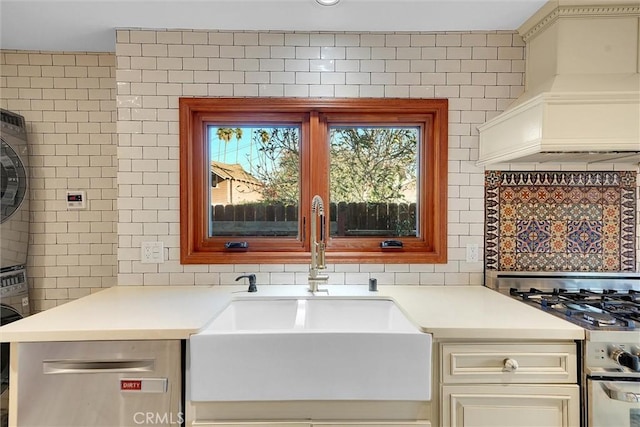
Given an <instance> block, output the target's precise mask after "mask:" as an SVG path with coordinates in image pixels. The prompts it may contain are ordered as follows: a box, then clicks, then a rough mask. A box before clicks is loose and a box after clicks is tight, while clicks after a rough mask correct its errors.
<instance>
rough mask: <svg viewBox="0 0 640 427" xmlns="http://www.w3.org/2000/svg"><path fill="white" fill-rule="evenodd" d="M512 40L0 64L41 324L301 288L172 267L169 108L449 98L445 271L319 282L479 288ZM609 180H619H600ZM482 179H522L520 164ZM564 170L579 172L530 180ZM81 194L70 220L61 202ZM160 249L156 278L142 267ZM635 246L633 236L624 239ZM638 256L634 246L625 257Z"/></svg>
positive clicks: (268, 277)
mask: <svg viewBox="0 0 640 427" xmlns="http://www.w3.org/2000/svg"><path fill="white" fill-rule="evenodd" d="M524 65H525V64H524V44H523V42H522V39H521V38H520V37H519V36H518V35H517V34H516V33H515V32H508V31H490V32H464V33H409V32H406V33H352V32H345V33H304V32H277V31H272V32H250V31H235V32H234V31H224V32H223V31H205V30H202V31H200V30H198V31H196V30H193V31H192V30H184V31H183V30H153V29H149V30H147V29H135V30H133V29H122V30H118V31H117V32H116V46H115V55H114V54H110V53H99V54H96V53H73V52H35V51H29V52H22V51H6V50H5V51H2V52H1V58H0V66H1V70H0V77H1V80H0V89H1V90H2V93H1V96H0V106H2V108H7V109H9V110H13V111H16V112H18V113H21V114H23V115H25V117H26V119H27V121H28V122H29V131H30V134H29V137H30V141H31V147H32V151H31V155H32V158H33V161H32V163H31V164H32V165H33V166H34V167H33V168H32V171H31V177H32V184H31V185H32V189H33V192H32V198H33V199H34V203H32V206H33V212H32V219H33V226H32V227H33V228H32V229H33V230H34V232H33V236H32V246H31V253H30V255H29V275H30V277H31V279H30V280H31V286H32V290H33V294H32V295H33V299H34V306H35V308H36V309H37V310H43V309H46V308H49V307H52V306H55V305H57V304H60V303H64V302H66V301H69V300H72V299H75V298H77V297H79V296H82V295H85V294H87V293H89V292H92V291H94V290H97V289H100V288H102V287H107V286H111V285H114V284H116V283H117V284H119V285H139V284H143V285H185V286H189V285H211V284H212V285H218V284H230V283H235V282H234V279H235V277H237V275H238V274H239V273H243V272H255V273H257V275H258V281H259V282H261V283H264V284H266V283H285V282H287V283H294V284H302V283H306V275H307V270H308V266H306V265H282V264H276V265H200V266H193V265H181V264H180V262H179V207H178V195H179V184H178V177H179V163H178V162H179V157H178V156H179V153H178V151H179V150H178V146H179V135H178V132H179V127H178V98H179V97H181V96H270V97H271V96H273V97H282V96H286V97H400V98H403V97H404V98H414V97H424V98H429V97H446V98H449V107H450V111H449V189H448V192H449V215H448V229H449V237H448V244H449V254H448V258H449V262H448V263H447V264H439V265H424V264H412V265H393V264H390V265H381V264H374V265H370V264H355V265H329V273H330V277H331V279H330V280H331V282H332V283H337V284H341V283H360V282H362V283H363V284H364V283H366V279H367V278H369V277H376V278H378V283H379V284H381V285H382V284H412V285H456V284H461V285H466V284H471V285H479V284H482V282H483V259H482V258H481V259H480V261H479V262H473V263H468V262H466V259H465V258H466V250H465V248H466V245H467V244H478V245H479V246H480V248H481V251H480V253H481V255H482V252H483V251H482V248H483V245H484V237H483V236H484V194H483V191H484V187H483V179H484V169H483V168H481V167H477V166H475V160H476V159H477V156H478V132H477V129H476V127H477V126H478V125H479V124H481V123H484V122H485V121H486V120H488V119H489V118H492V117H495V116H496V115H497V114H499V113H500V112H501V111H502V110H504V108H506V106H508V105H509V104H510V103H511V101H512V100H513V99H515V98H516V97H517V96H518V95H520V93H522V90H523V82H524V71H525V67H524ZM609 167H610V168H611V169H612V170H618V169H627V170H628V169H631V170H633V171H635V172H636V173H637V171H638V170H637V167H635V168H633V167H631V168H630V166H629V165H610V166H609ZM495 168H496V169H502V170H509V169H522V170H536V169H539V168H540V167H539V166H538V165H535V164H529V165H497V166H495ZM550 168H551V169H558V170H565V169H567V168H572V169H575V168H578V169H580V170H587V169H588V167H587V166H586V165H577V166H576V165H560V164H558V165H545V167H544V168H543V169H550ZM67 189H69V190H73V189H81V190H86V191H87V197H88V201H89V202H88V209H87V210H85V211H79V212H69V211H67V210H66V206H65V205H64V194H65V191H66V190H67ZM155 240H161V241H163V242H164V246H165V248H166V249H165V250H166V254H165V255H166V261H165V262H164V263H163V264H142V263H141V262H140V244H141V242H142V241H155ZM636 240H637V237H636ZM636 246H637V245H636Z"/></svg>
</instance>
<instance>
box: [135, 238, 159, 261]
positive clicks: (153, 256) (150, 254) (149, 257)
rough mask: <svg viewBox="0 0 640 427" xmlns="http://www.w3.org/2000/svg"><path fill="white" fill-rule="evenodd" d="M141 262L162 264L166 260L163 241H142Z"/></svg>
mask: <svg viewBox="0 0 640 427" xmlns="http://www.w3.org/2000/svg"><path fill="white" fill-rule="evenodd" d="M140 262H141V263H143V264H161V263H163V262H164V243H163V242H142V245H141V247H140Z"/></svg>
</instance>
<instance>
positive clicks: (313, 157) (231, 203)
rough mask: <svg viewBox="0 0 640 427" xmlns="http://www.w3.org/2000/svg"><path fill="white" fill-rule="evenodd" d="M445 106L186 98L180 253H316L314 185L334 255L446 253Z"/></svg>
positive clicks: (300, 258) (253, 257)
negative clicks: (312, 240)
mask: <svg viewBox="0 0 640 427" xmlns="http://www.w3.org/2000/svg"><path fill="white" fill-rule="evenodd" d="M447 108H448V107H447V101H446V100H444V99H433V100H422V99H302V98H295V99H287V98H181V99H180V156H181V159H180V187H181V188H180V222H181V224H180V227H181V228H180V234H181V239H180V245H181V262H182V263H184V264H214V263H289V262H291V263H294V262H309V252H310V249H309V248H310V242H309V236H310V234H311V233H310V217H309V216H310V212H311V199H312V198H313V196H314V195H316V194H317V195H320V196H321V197H322V199H323V200H324V201H325V213H326V215H325V218H326V219H325V221H326V224H324V227H325V229H326V230H328V233H327V234H328V236H329V238H328V242H327V262H329V263H332V262H333V263H340V262H358V263H366V262H378V263H398V262H403V263H405V262H406V263H442V262H446V239H447V231H446V225H447V222H446V221H447V208H446V202H447V180H446V178H447Z"/></svg>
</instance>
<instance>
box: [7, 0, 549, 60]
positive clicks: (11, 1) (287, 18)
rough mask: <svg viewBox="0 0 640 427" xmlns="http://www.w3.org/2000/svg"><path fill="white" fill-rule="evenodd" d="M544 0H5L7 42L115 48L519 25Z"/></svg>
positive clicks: (34, 47)
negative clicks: (179, 37)
mask: <svg viewBox="0 0 640 427" xmlns="http://www.w3.org/2000/svg"><path fill="white" fill-rule="evenodd" d="M545 2H546V1H545V0H340V2H339V3H338V4H337V5H335V6H321V5H319V4H318V3H317V2H316V1H315V0H172V1H168V0H0V48H2V49H20V50H21V49H25V50H51V51H63V50H64V51H89V52H113V51H115V32H114V29H115V28H173V29H176V28H179V29H218V30H283V31H294V30H299V31H360V32H361V31H466V30H514V29H516V28H518V26H520V24H522V23H523V22H524V21H525V20H526V19H527V18H528V17H530V16H531V15H532V14H533V13H534V12H535V11H536V10H538V9H539V8H540V7H541V6H542V5H543V4H544V3H545Z"/></svg>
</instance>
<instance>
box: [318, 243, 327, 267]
mask: <svg viewBox="0 0 640 427" xmlns="http://www.w3.org/2000/svg"><path fill="white" fill-rule="evenodd" d="M317 245H318V255H317V257H318V269H319V270H324V269H325V268H327V266H326V265H325V252H324V250H325V246H324V243H323V242H319V243H318V244H317Z"/></svg>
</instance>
